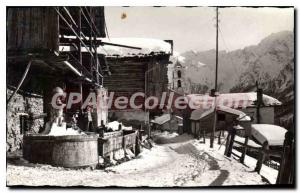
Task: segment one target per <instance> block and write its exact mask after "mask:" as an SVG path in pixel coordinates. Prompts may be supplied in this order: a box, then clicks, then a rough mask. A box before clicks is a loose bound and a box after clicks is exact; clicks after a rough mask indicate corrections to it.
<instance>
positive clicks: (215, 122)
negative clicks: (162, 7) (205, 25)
mask: <svg viewBox="0 0 300 193" xmlns="http://www.w3.org/2000/svg"><path fill="white" fill-rule="evenodd" d="M218 53H219V8H218V7H216V74H215V89H214V91H213V92H212V95H213V97H215V106H214V108H215V110H214V125H213V131H212V133H211V138H210V148H213V147H214V139H215V132H216V126H217V95H216V92H217V90H218V63H219V61H218V60H219V58H218V55H219V54H218Z"/></svg>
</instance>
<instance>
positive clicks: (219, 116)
mask: <svg viewBox="0 0 300 193" xmlns="http://www.w3.org/2000/svg"><path fill="white" fill-rule="evenodd" d="M225 118H226V116H225V114H218V121H225Z"/></svg>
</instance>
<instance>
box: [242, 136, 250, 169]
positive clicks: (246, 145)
mask: <svg viewBox="0 0 300 193" xmlns="http://www.w3.org/2000/svg"><path fill="white" fill-rule="evenodd" d="M248 141H249V137H248V136H246V137H245V143H244V146H243V152H242V155H241V157H240V162H241V163H244V161H245V156H246V153H247V148H248Z"/></svg>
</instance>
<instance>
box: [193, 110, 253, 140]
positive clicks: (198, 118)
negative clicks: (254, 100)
mask: <svg viewBox="0 0 300 193" xmlns="http://www.w3.org/2000/svg"><path fill="white" fill-rule="evenodd" d="M215 110H216V114H217V126H216V131H219V130H225V129H227V128H228V127H232V126H233V123H234V122H237V121H251V118H250V117H249V116H247V115H246V114H245V113H244V112H242V111H240V110H236V109H233V108H230V107H226V106H217V108H216V109H215V108H209V109H206V110H205V109H196V110H194V111H192V113H191V117H190V120H191V133H192V134H193V135H199V134H200V130H205V131H206V132H210V131H212V129H213V124H214V116H215Z"/></svg>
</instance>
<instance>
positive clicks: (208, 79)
mask: <svg viewBox="0 0 300 193" xmlns="http://www.w3.org/2000/svg"><path fill="white" fill-rule="evenodd" d="M181 55H182V56H183V57H184V58H185V59H184V61H183V62H182V64H183V66H185V79H186V82H187V84H188V85H189V87H190V88H189V90H190V92H192V93H205V92H207V91H208V90H209V89H211V88H213V87H214V81H215V50H208V51H204V52H195V51H187V52H185V53H183V54H181ZM218 76H219V77H218V86H219V90H220V92H223V93H224V92H247V91H255V90H256V88H255V82H256V81H258V83H259V86H260V87H262V88H263V90H264V92H265V93H266V94H270V95H272V96H274V97H277V98H278V99H280V100H284V101H283V102H285V101H290V100H291V99H293V86H294V35H293V32H290V31H282V32H278V33H273V34H271V35H269V36H268V37H266V38H265V39H263V40H262V41H261V42H260V43H259V44H258V45H254V46H248V47H246V48H244V49H239V50H235V51H230V52H226V51H220V52H219V71H218Z"/></svg>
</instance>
